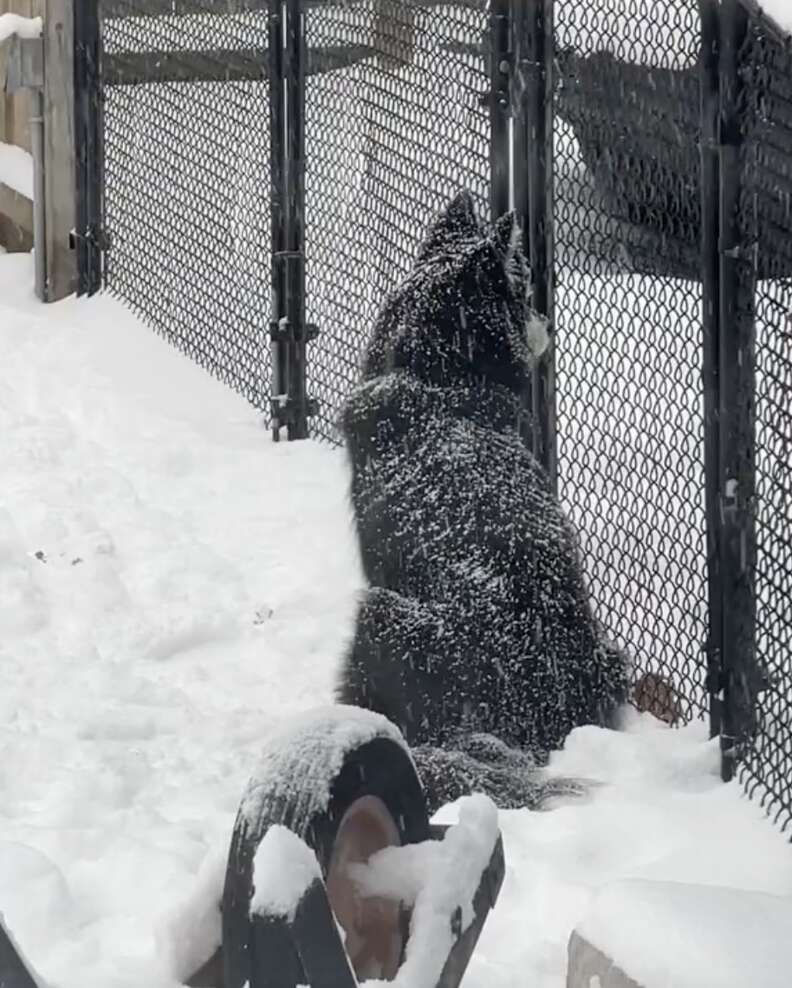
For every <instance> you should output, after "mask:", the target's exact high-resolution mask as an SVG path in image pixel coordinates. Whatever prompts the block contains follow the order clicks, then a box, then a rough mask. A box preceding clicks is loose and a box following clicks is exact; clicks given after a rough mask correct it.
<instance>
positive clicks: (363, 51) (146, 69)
mask: <svg viewBox="0 0 792 988" xmlns="http://www.w3.org/2000/svg"><path fill="white" fill-rule="evenodd" d="M376 54H377V52H376V51H375V49H374V48H370V47H367V46H365V45H336V46H327V47H324V48H312V49H311V50H310V51H309V52H308V67H307V74H308V75H317V74H320V73H323V72H333V71H335V70H336V69H342V68H347V67H348V66H350V65H355V64H356V63H357V62H361V61H363V60H364V59H366V58H373V57H374V56H375V55H376ZM268 62H269V53H268V51H267V49H252V48H251V49H245V50H236V49H234V50H231V49H212V50H209V51H152V52H134V53H132V52H122V53H119V54H116V55H108V56H106V57H105V60H104V82H105V85H107V86H131V85H141V84H144V83H164V82H244V81H249V82H266V81H267V79H268Z"/></svg>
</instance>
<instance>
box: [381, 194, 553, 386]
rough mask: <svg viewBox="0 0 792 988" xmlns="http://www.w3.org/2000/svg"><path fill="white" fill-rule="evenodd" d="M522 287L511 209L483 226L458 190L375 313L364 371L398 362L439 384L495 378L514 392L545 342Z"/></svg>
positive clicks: (525, 276) (522, 265)
mask: <svg viewBox="0 0 792 988" xmlns="http://www.w3.org/2000/svg"><path fill="white" fill-rule="evenodd" d="M530 291H531V284H530V276H529V272H528V266H527V264H526V260H525V255H524V254H523V251H522V247H521V244H520V230H519V226H518V225H517V222H516V220H515V217H514V214H513V213H508V214H506V215H505V216H503V217H501V219H499V220H498V221H497V222H496V223H495V224H494V225H493V226H491V227H489V228H486V227H485V226H484V225H483V224H482V223H481V222H480V220H479V218H478V216H477V215H476V209H475V206H474V203H473V200H472V198H471V196H470V195H469V193H467V192H463V193H460V194H459V195H457V196H456V197H455V198H454V199H453V200H452V201H451V202H450V203H449V205H448V206H447V207H446V209H445V210H444V211H443V212H442V213H441V214H440V215H439V216H438V217H437V219H436V220H435V222H434V223H433V224H432V226H431V227H430V229H429V230H428V232H427V234H426V237H425V239H424V241H423V243H422V245H421V247H420V249H419V251H418V256H417V258H416V261H415V264H414V266H413V270H412V272H411V273H410V275H409V276H408V277H407V279H406V280H405V281H404V282H403V283H402V284H401V285H400V286H399V287H398V288H397V289H396V291H394V292H393V293H392V294H391V295H390V297H389V298H388V300H387V302H386V304H385V306H384V308H383V310H382V312H381V313H380V316H379V318H378V320H377V323H376V325H375V328H374V333H373V334H372V338H371V341H370V343H369V346H368V348H367V352H366V357H365V361H364V367H363V370H364V376H365V377H374V376H378V375H380V374H384V373H388V372H390V371H393V370H403V371H406V372H408V373H411V374H414V375H415V376H416V377H419V378H421V379H423V380H426V381H428V382H430V383H432V384H436V385H440V386H444V385H449V384H458V383H463V382H472V383H482V384H485V385H493V384H500V385H503V386H506V387H508V388H509V389H510V390H512V391H515V392H519V391H520V390H521V389H522V388H523V387H524V384H525V379H526V372H527V370H528V368H529V367H530V365H531V363H532V362H533V361H534V360H535V359H536V357H537V356H539V354H541V352H542V350H543V349H544V347H545V346H546V344H547V334H546V330H545V323H544V321H543V320H542V319H541V318H540V317H538V316H537V315H536V313H534V312H533V311H532V309H531V307H530Z"/></svg>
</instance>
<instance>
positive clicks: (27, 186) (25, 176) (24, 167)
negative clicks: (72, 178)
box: [0, 18, 33, 199]
mask: <svg viewBox="0 0 792 988" xmlns="http://www.w3.org/2000/svg"><path fill="white" fill-rule="evenodd" d="M0 19H2V18H0ZM0 185H7V186H9V188H11V189H13V190H14V191H15V192H19V193H20V195H23V196H25V197H26V198H28V199H32V198H33V156H32V155H31V154H30V152H29V151H25V150H24V149H23V148H18V147H16V145H14V144H5V143H3V141H0Z"/></svg>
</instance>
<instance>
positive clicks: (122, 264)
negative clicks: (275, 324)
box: [99, 0, 270, 408]
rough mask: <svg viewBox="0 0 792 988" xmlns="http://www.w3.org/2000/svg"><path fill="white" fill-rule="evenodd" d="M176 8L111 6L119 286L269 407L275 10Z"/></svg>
mask: <svg viewBox="0 0 792 988" xmlns="http://www.w3.org/2000/svg"><path fill="white" fill-rule="evenodd" d="M170 6H171V5H170V4H159V5H157V4H156V3H154V4H152V2H151V0H127V2H124V0H100V2H99V10H100V15H101V16H102V34H103V43H104V59H103V76H104V82H105V85H104V120H105V223H106V228H107V230H108V233H109V236H110V238H111V241H110V250H109V251H108V253H107V261H106V277H107V285H108V288H109V289H110V290H111V291H112V292H113V293H115V294H116V295H118V296H119V297H120V298H122V299H123V300H124V301H126V302H127V303H129V304H130V305H131V306H132V308H133V309H134V310H135V311H136V312H137V313H138V314H139V315H140V316H142V317H143V319H144V320H145V321H146V322H147V323H149V324H150V325H151V326H153V327H154V328H155V329H156V330H157V331H158V332H159V333H161V334H162V336H164V337H165V338H166V339H167V340H169V341H170V342H171V343H173V344H175V345H176V346H177V347H178V348H179V349H181V350H182V351H183V352H184V353H186V354H187V355H188V356H190V357H191V358H192V359H193V360H195V361H197V362H198V363H199V364H201V365H202V366H203V367H205V368H207V369H208V370H209V371H211V372H212V373H213V374H215V375H216V376H217V377H219V378H220V379H221V380H222V381H224V382H225V383H227V384H229V385H230V386H231V387H233V388H234V389H235V390H237V391H239V392H240V393H241V394H242V395H244V396H245V398H247V399H248V400H249V401H250V402H251V403H252V404H253V405H254V406H255V407H257V408H265V407H266V405H267V403H268V397H269V396H268V393H267V392H268V379H269V350H268V345H267V343H268V341H267V322H268V319H269V308H270V277H269V263H270V261H269V250H270V232H269V179H268V176H269V109H268V68H267V60H266V48H267V14H266V11H261V10H259V11H256V10H249V9H248V8H249V7H250V6H252V5H251V4H250V3H249V2H246V0H239V2H235V0H224V3H223V4H222V5H218V4H216V3H213V2H210V0H203V2H201V0H179V3H178V5H177V7H174V8H173V9H174V10H175V11H176V13H174V14H171V15H165V14H163V13H162V10H163V9H165V10H167V9H168V8H169V7H170ZM158 7H159V13H156V14H155V15H149V12H150V11H152V10H155V11H156V10H157V9H158ZM218 7H221V8H222V13H218V12H217V10H218ZM151 79H155V80H158V81H148V82H147V81H145V80H151ZM159 80H161V81H159Z"/></svg>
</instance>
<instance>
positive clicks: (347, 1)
mask: <svg viewBox="0 0 792 988" xmlns="http://www.w3.org/2000/svg"><path fill="white" fill-rule="evenodd" d="M397 2H404V0H397ZM370 3H371V0H304V4H305V6H306V7H307V8H310V7H323V8H325V9H326V8H329V7H351V6H356V5H357V6H362V5H363V4H370ZM268 5H269V0H233V4H229V6H228V7H227V8H226V10H224V11H223V14H222V16H226V17H227V16H229V15H234V14H240V13H246V12H248V11H256V10H267V9H268ZM411 6H413V7H416V8H424V9H426V10H431V9H432V8H433V7H451V8H457V9H459V8H461V9H464V10H480V11H484V10H485V9H486V0H413V2H412V3H411ZM209 12H210V11H209V10H207V11H205V12H202V11H201V10H200V8H196V4H195V0H104V2H103V4H102V13H103V16H104V17H186V16H188V15H190V14H203V13H209Z"/></svg>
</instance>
